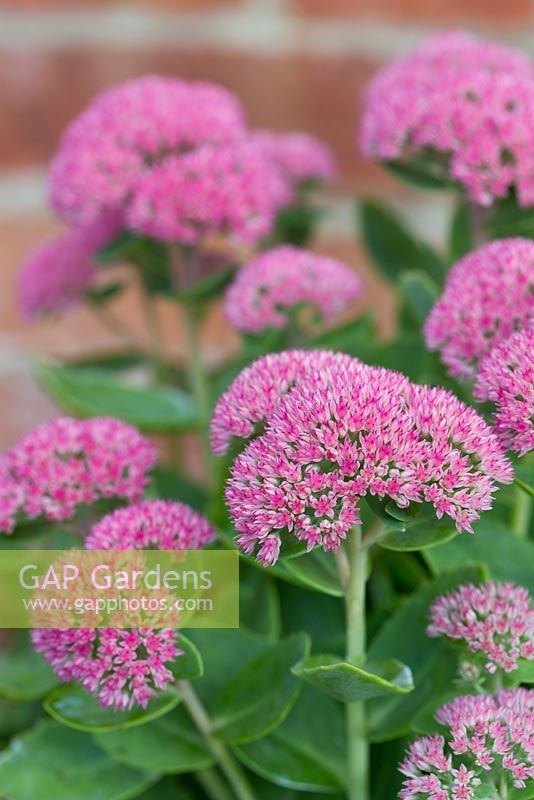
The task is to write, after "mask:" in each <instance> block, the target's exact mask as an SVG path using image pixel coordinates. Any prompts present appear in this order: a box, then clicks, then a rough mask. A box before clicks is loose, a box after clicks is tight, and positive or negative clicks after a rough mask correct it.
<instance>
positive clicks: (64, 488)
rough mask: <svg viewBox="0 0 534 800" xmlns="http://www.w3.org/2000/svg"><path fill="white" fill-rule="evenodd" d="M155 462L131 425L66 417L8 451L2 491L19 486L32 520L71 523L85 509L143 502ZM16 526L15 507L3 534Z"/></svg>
mask: <svg viewBox="0 0 534 800" xmlns="http://www.w3.org/2000/svg"><path fill="white" fill-rule="evenodd" d="M155 463H156V451H155V448H154V447H153V445H152V444H151V443H150V442H149V441H148V439H145V437H144V436H141V434H140V433H139V431H138V430H137V429H136V428H134V427H133V426H132V425H128V424H126V423H125V422H121V421H120V420H117V419H112V418H95V419H87V420H78V419H70V418H68V417H65V418H62V419H56V420H52V421H51V422H46V423H44V424H43V425H40V426H38V427H37V428H34V429H33V430H31V431H29V433H27V434H25V435H24V436H23V437H22V438H21V439H20V440H19V441H18V442H17V443H16V444H15V445H14V446H13V447H12V448H11V449H10V450H8V451H7V452H6V453H5V454H4V455H3V456H2V457H1V459H0V479H1V478H2V477H6V479H7V480H8V482H7V484H4V482H3V488H2V491H5V486H6V485H7V487H8V489H9V490H11V488H12V486H13V484H15V485H16V486H17V491H18V492H19V497H20V503H19V508H18V510H19V511H20V512H22V513H24V514H25V515H27V516H28V517H30V518H32V519H33V518H37V517H40V516H44V517H45V518H46V519H51V520H66V519H70V518H71V517H73V516H74V514H75V513H76V509H77V507H78V506H80V505H82V504H83V505H85V504H88V503H95V502H97V501H98V500H101V499H104V498H120V499H123V500H128V501H136V500H139V499H140V498H141V497H142V495H143V492H144V490H145V487H146V485H147V482H148V473H149V472H150V470H151V469H152V467H153V466H154V464H155ZM0 508H2V505H1V504H0ZM6 510H9V508H8V509H6ZM14 525H15V509H14V508H11V509H10V510H9V513H8V514H7V515H6V516H5V517H3V518H1V519H0V530H4V531H7V532H9V531H10V530H12V529H13V527H14Z"/></svg>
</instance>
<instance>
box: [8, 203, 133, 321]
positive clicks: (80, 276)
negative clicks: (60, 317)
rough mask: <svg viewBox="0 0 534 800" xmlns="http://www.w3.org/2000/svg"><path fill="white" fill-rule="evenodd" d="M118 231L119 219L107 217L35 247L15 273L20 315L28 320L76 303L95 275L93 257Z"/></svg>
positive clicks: (62, 309) (111, 216) (82, 296)
mask: <svg viewBox="0 0 534 800" xmlns="http://www.w3.org/2000/svg"><path fill="white" fill-rule="evenodd" d="M120 229H121V219H120V217H119V216H117V215H113V214H110V215H108V216H106V217H102V219H99V220H97V221H96V222H94V223H91V224H90V225H87V226H85V227H83V228H73V229H72V230H71V231H69V232H68V233H65V234H63V235H62V236H56V237H54V238H51V239H47V240H46V241H44V242H42V243H41V244H40V245H38V246H37V247H36V248H35V249H34V250H33V251H32V252H31V253H30V255H29V256H28V257H27V258H26V261H25V262H24V264H23V265H22V269H21V272H20V274H19V279H18V287H17V293H18V303H19V307H20V310H21V312H22V314H23V316H25V317H26V318H28V319H32V318H34V317H37V316H39V315H41V314H48V313H59V312H61V311H65V310H66V309H68V308H71V307H72V306H75V305H77V304H78V303H80V302H81V301H82V300H83V299H84V295H85V292H86V290H87V289H88V287H89V285H90V283H91V281H92V279H93V277H94V275H95V269H94V263H93V262H94V256H95V254H96V253H97V251H98V250H100V249H101V248H102V247H104V246H105V245H106V244H108V242H109V241H110V240H111V239H112V238H113V237H114V236H115V235H116V234H117V233H118V232H119V231H120Z"/></svg>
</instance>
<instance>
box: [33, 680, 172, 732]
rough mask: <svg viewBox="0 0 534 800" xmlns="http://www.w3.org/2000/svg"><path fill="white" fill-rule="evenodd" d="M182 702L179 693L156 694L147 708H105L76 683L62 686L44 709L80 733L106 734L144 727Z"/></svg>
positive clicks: (49, 699)
mask: <svg viewBox="0 0 534 800" xmlns="http://www.w3.org/2000/svg"><path fill="white" fill-rule="evenodd" d="M179 702H180V697H179V695H178V694H177V693H176V692H165V693H162V694H159V695H157V696H156V697H155V698H154V699H153V700H151V702H150V703H149V704H148V706H147V707H146V708H140V707H139V706H134V708H132V709H130V710H129V711H114V710H113V709H112V708H104V707H103V706H101V705H100V704H99V703H98V702H97V700H95V698H94V697H93V696H92V695H91V694H89V692H86V691H84V690H83V689H81V688H80V687H79V686H76V685H74V684H65V685H63V686H59V687H58V688H57V689H55V690H54V691H53V692H52V693H51V694H49V695H48V697H47V698H46V700H45V702H44V709H45V711H47V712H48V713H49V714H50V716H51V717H53V718H54V719H55V720H57V722H61V723H62V725H66V726H67V727H69V728H74V729H75V730H78V731H88V732H90V733H101V732H102V733H103V732H105V731H118V730H122V729H123V728H133V727H134V726H135V725H144V724H145V723H147V722H150V721H151V720H153V719H157V718H158V717H161V716H163V714H167V713H168V712H169V711H171V710H172V709H173V708H174V707H175V706H176V705H178V703H179Z"/></svg>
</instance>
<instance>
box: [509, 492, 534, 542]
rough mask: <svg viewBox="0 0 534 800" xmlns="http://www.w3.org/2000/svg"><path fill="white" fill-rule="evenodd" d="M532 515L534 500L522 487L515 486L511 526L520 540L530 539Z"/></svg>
mask: <svg viewBox="0 0 534 800" xmlns="http://www.w3.org/2000/svg"><path fill="white" fill-rule="evenodd" d="M531 515H532V498H531V497H530V496H529V495H528V494H527V493H526V492H525V491H524V490H523V489H522V488H521V487H520V486H515V487H514V504H513V507H512V519H511V522H510V526H511V528H512V531H513V532H514V533H515V535H516V536H517V537H519V538H520V539H526V538H528V532H529V529H530V518H531Z"/></svg>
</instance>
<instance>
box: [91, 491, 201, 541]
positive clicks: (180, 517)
mask: <svg viewBox="0 0 534 800" xmlns="http://www.w3.org/2000/svg"><path fill="white" fill-rule="evenodd" d="M214 540H215V529H214V527H213V526H212V525H210V523H209V522H208V520H207V519H206V518H205V517H204V516H202V514H199V513H197V512H196V511H193V509H192V508H190V507H189V506H186V505H184V504H183V503H178V502H174V501H170V500H147V501H145V502H144V503H139V504H138V505H133V506H128V507H127V508H119V509H118V510H117V511H114V512H113V513H112V514H108V515H107V516H105V517H104V518H103V519H102V520H100V522H97V523H96V525H95V526H94V527H93V529H92V531H91V533H90V534H89V536H88V537H87V539H86V541H85V547H86V549H87V550H147V549H150V550H154V549H158V550H198V549H200V548H201V547H204V546H205V545H206V544H210V543H211V542H213V541H214Z"/></svg>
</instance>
